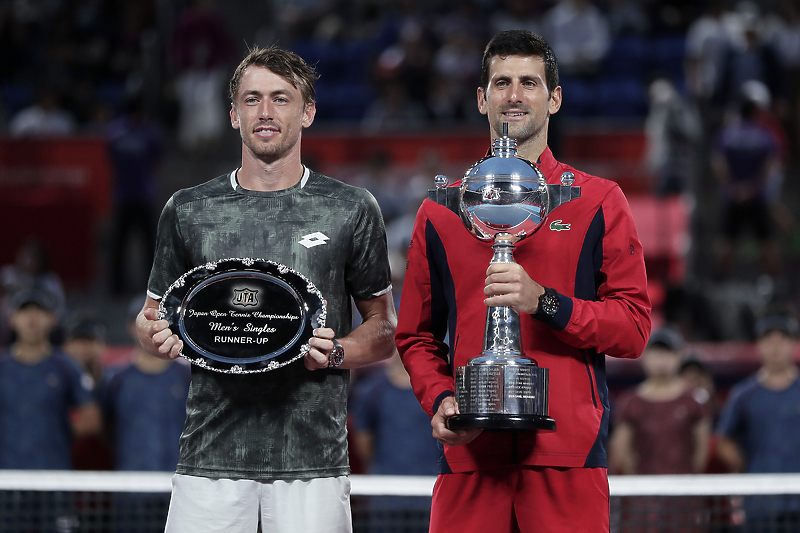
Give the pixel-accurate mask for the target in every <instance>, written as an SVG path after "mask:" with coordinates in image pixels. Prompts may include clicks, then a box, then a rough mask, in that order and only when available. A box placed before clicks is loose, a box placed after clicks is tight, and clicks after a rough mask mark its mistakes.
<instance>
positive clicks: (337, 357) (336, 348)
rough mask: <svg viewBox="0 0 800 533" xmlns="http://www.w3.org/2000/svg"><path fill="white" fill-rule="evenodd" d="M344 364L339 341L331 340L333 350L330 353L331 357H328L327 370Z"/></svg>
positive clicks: (342, 350)
mask: <svg viewBox="0 0 800 533" xmlns="http://www.w3.org/2000/svg"><path fill="white" fill-rule="evenodd" d="M343 362H344V348H342V345H341V344H339V341H337V340H336V339H333V350H332V351H331V355H330V356H329V357H328V368H336V367H337V366H341V364H342V363H343Z"/></svg>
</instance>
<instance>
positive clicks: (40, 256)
mask: <svg viewBox="0 0 800 533" xmlns="http://www.w3.org/2000/svg"><path fill="white" fill-rule="evenodd" d="M32 288H36V289H39V290H40V291H43V292H45V293H47V295H48V296H49V297H50V299H51V301H52V302H53V312H54V313H55V315H56V319H61V318H62V317H63V316H64V312H65V308H66V304H65V301H66V297H65V295H64V286H63V285H62V284H61V278H59V276H58V274H56V273H55V272H54V271H53V270H52V268H51V266H50V255H49V254H48V252H47V248H45V246H44V244H43V243H42V241H41V240H39V239H38V238H37V237H30V238H28V239H26V240H25V241H24V242H23V243H22V245H21V246H20V247H19V249H18V250H17V253H16V256H15V257H14V263H12V264H9V265H4V266H3V267H2V268H0V297H2V298H3V301H2V305H1V306H0V345H4V344H6V343H8V342H9V341H10V332H9V331H8V330H7V327H8V317H9V315H10V312H11V309H10V308H9V305H10V304H9V301H8V300H9V298H10V297H11V296H12V295H13V294H15V293H17V292H20V291H23V290H26V289H32Z"/></svg>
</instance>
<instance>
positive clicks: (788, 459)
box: [717, 312, 800, 531]
mask: <svg viewBox="0 0 800 533" xmlns="http://www.w3.org/2000/svg"><path fill="white" fill-rule="evenodd" d="M798 335H800V328H799V327H798V323H797V320H796V319H795V318H794V317H793V316H791V315H790V314H788V313H785V312H779V313H775V314H769V315H767V316H765V317H764V318H762V319H761V320H759V321H758V322H757V323H756V336H757V340H756V350H757V351H758V354H759V356H760V357H761V362H762V364H761V368H759V370H758V372H757V373H756V374H755V375H753V376H751V377H749V378H747V379H746V380H744V381H743V382H741V383H739V384H737V385H736V386H734V387H733V389H731V392H730V395H729V397H728V401H727V403H726V404H725V407H724V409H723V411H722V414H721V416H720V420H719V424H718V426H717V431H718V433H719V435H720V442H719V454H720V458H721V459H723V460H724V461H725V462H726V463H727V465H728V466H729V467H730V469H731V470H732V471H734V472H747V473H783V472H800V378H799V377H798V376H800V372H799V371H798V366H797V363H796V361H795V357H796V355H797V339H798ZM759 504H760V505H759ZM745 511H746V513H747V525H748V526H751V527H753V529H752V531H777V529H766V528H767V527H773V528H775V527H778V526H779V525H781V524H785V525H787V526H788V525H792V524H794V525H795V526H796V525H797V524H798V523H800V499H798V498H797V497H796V496H794V497H784V498H778V497H776V498H771V499H770V500H769V501H768V502H767V501H763V500H762V501H759V500H757V499H754V498H748V499H747V500H745ZM758 527H763V528H765V529H758ZM787 530H788V529H787Z"/></svg>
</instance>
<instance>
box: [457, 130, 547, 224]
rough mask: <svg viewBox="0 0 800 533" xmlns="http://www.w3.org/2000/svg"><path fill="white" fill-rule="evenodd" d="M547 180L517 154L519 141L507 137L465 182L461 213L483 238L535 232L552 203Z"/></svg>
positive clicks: (466, 221) (462, 192) (470, 170)
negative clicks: (550, 202)
mask: <svg viewBox="0 0 800 533" xmlns="http://www.w3.org/2000/svg"><path fill="white" fill-rule="evenodd" d="M548 194H549V191H548V187H547V180H546V179H545V177H544V174H542V171H541V170H539V169H538V168H537V167H536V165H534V164H533V163H531V162H530V161H528V160H527V159H524V158H522V157H520V156H518V155H517V140H516V139H511V138H509V137H508V123H504V124H503V136H502V137H500V138H498V139H495V140H494V141H493V143H492V155H490V156H487V157H484V158H483V159H481V160H480V161H478V162H477V163H475V164H474V165H473V166H472V167H470V169H469V170H467V172H466V173H465V174H464V178H463V179H462V182H461V202H460V205H459V214H460V215H461V219H462V221H463V222H464V225H465V226H466V227H467V229H468V230H469V231H470V232H471V233H472V234H473V235H475V236H476V237H478V238H480V239H486V240H488V239H496V238H497V237H498V236H499V237H501V238H503V237H506V236H507V237H510V238H512V239H513V240H519V239H523V238H525V237H529V236H530V235H532V234H533V233H534V232H535V231H536V230H537V229H538V228H539V226H540V225H541V224H542V223H543V222H544V219H545V217H546V216H547V209H548V205H549V197H548Z"/></svg>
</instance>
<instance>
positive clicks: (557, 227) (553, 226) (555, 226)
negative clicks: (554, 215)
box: [550, 220, 572, 231]
mask: <svg viewBox="0 0 800 533" xmlns="http://www.w3.org/2000/svg"><path fill="white" fill-rule="evenodd" d="M570 227H572V224H564V221H563V220H554V221H552V222H551V223H550V231H569V229H570Z"/></svg>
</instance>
